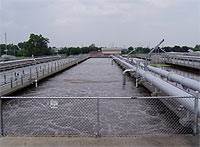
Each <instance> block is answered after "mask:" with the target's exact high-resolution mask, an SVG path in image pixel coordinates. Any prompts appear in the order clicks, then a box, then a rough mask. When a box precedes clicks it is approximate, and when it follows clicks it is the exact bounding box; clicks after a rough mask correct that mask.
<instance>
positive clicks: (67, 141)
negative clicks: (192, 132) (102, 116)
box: [0, 136, 200, 147]
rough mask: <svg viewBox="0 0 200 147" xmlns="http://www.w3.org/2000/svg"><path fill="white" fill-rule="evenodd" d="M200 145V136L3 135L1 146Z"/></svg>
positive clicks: (124, 146)
mask: <svg viewBox="0 0 200 147" xmlns="http://www.w3.org/2000/svg"><path fill="white" fill-rule="evenodd" d="M130 146H137V147H138V146H145V147H150V146H155V147H162V146H168V147H172V146H174V147H177V146H181V147H200V136H197V137H194V136H167V137H166V136H149V137H102V138H89V137H88V138H87V137H2V138H0V147H130Z"/></svg>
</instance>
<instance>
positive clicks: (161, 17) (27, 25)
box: [0, 0, 200, 46]
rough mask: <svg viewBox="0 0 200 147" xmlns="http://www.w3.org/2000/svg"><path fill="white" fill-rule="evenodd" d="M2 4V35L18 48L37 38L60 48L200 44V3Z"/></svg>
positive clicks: (9, 0) (22, 0) (53, 0)
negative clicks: (32, 35) (160, 42)
mask: <svg viewBox="0 0 200 147" xmlns="http://www.w3.org/2000/svg"><path fill="white" fill-rule="evenodd" d="M0 1H1V3H0V4H2V7H1V9H0V23H1V24H0V30H3V31H6V32H7V34H8V35H9V36H10V39H9V40H10V41H12V42H13V43H17V42H19V41H23V40H27V37H28V36H29V34H30V33H32V32H35V33H39V34H40V33H41V34H43V35H44V36H46V37H49V38H50V42H51V44H52V45H55V46H65V45H69V46H72V45H75V46H76V45H80V44H82V43H84V44H90V43H93V42H94V43H97V44H100V45H102V46H105V45H108V44H110V43H111V42H115V44H116V45H118V46H123V45H124V44H125V45H127V46H129V45H134V44H135V45H139V44H149V42H151V44H154V43H156V42H157V41H158V40H159V38H162V37H163V36H164V37H166V40H168V41H167V43H168V44H169V45H173V44H182V43H184V42H183V41H182V40H184V41H185V44H188V45H193V46H194V45H195V44H197V43H198V42H199V32H198V30H199V29H198V28H199V24H200V23H199V22H200V20H199V9H200V8H199V4H200V2H199V0H0ZM184 34H185V35H184ZM189 35H190V36H189ZM1 38H2V37H1ZM172 38H173V39H172ZM187 40H188V41H187ZM0 42H2V40H0ZM139 42H144V43H139ZM147 42H148V43H147Z"/></svg>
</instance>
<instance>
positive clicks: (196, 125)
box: [193, 91, 199, 136]
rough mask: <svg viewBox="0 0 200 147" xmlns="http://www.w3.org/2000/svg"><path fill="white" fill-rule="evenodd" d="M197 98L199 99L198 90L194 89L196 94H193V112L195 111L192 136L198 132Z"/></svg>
mask: <svg viewBox="0 0 200 147" xmlns="http://www.w3.org/2000/svg"><path fill="white" fill-rule="evenodd" d="M198 99H199V92H198V91H196V95H195V100H194V112H195V116H194V134H193V135H194V136H197V135H198V133H199V130H198Z"/></svg>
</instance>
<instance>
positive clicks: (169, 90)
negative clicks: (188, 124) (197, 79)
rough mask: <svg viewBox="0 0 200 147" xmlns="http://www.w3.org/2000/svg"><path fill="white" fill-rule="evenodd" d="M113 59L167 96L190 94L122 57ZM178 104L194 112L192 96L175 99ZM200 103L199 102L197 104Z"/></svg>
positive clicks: (199, 111) (199, 110) (199, 112)
mask: <svg viewBox="0 0 200 147" xmlns="http://www.w3.org/2000/svg"><path fill="white" fill-rule="evenodd" d="M113 59H114V60H117V61H118V62H121V64H124V66H126V67H128V68H130V69H131V68H132V69H133V70H136V74H138V75H139V76H141V77H143V79H145V80H146V81H148V82H150V83H151V84H152V85H153V86H155V87H157V88H158V89H160V90H161V91H162V92H164V93H165V94H167V95H169V96H188V97H191V96H192V95H191V94H189V93H187V92H185V91H183V90H181V89H179V88H177V87H175V86H173V85H171V84H170V83H167V82H165V81H164V80H162V79H160V78H158V77H156V76H154V75H152V74H151V73H150V72H148V71H144V70H142V69H140V68H137V69H136V67H135V66H133V65H131V64H129V63H127V62H125V61H123V60H122V59H119V58H117V57H113ZM176 100H177V101H178V102H179V103H180V104H182V105H183V106H185V107H186V108H187V109H189V110H190V111H191V112H193V113H194V98H192V99H187V98H186V99H176ZM199 105H200V104H199ZM198 115H199V116H200V107H199V108H198Z"/></svg>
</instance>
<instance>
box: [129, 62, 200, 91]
mask: <svg viewBox="0 0 200 147" xmlns="http://www.w3.org/2000/svg"><path fill="white" fill-rule="evenodd" d="M133 63H134V64H135V63H137V62H136V61H135V60H134V62H133ZM140 66H141V67H145V65H144V64H143V63H140ZM147 69H148V70H150V71H153V72H155V73H157V74H159V75H161V76H162V77H165V78H167V79H168V80H170V81H172V82H177V83H179V84H181V85H183V86H185V87H188V88H190V89H192V90H194V91H199V92H200V82H199V81H196V80H193V79H190V78H187V77H184V76H181V75H178V74H175V73H173V72H168V71H166V70H163V69H160V68H157V67H153V66H150V65H148V66H147Z"/></svg>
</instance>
